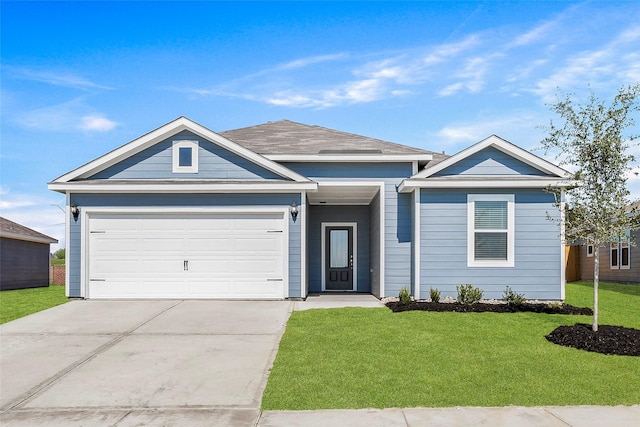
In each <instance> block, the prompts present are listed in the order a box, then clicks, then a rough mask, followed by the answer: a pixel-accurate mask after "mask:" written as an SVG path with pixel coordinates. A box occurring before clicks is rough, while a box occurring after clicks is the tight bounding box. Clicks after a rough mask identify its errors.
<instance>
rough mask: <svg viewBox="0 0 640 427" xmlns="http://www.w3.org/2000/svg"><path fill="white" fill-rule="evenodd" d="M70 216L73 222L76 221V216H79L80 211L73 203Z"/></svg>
mask: <svg viewBox="0 0 640 427" xmlns="http://www.w3.org/2000/svg"><path fill="white" fill-rule="evenodd" d="M71 215H73V220H74V221H77V220H78V215H80V209H79V208H78V205H76V204H75V203H74V204H72V205H71Z"/></svg>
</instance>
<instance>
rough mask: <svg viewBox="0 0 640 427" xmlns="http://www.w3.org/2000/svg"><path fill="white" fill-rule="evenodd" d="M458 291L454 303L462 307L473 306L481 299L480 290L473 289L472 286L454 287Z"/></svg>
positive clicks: (481, 293)
mask: <svg viewBox="0 0 640 427" xmlns="http://www.w3.org/2000/svg"><path fill="white" fill-rule="evenodd" d="M456 291H458V297H457V298H456V301H457V302H459V303H460V304H464V305H473V304H475V303H477V302H479V301H480V300H481V299H482V295H484V293H483V292H482V289H480V288H474V287H473V285H460V286H456Z"/></svg>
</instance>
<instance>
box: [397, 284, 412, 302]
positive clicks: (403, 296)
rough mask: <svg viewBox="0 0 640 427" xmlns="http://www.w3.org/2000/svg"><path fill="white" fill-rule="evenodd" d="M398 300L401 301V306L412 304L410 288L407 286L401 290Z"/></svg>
mask: <svg viewBox="0 0 640 427" xmlns="http://www.w3.org/2000/svg"><path fill="white" fill-rule="evenodd" d="M398 298H399V299H400V304H404V305H408V304H411V301H412V299H411V294H410V293H409V288H407V287H406V286H405V287H404V288H402V289H400V293H399V294H398Z"/></svg>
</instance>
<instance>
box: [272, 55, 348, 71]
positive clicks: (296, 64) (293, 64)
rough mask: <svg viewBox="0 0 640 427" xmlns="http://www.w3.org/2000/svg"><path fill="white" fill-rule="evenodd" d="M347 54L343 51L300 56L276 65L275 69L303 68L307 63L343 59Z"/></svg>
mask: <svg viewBox="0 0 640 427" xmlns="http://www.w3.org/2000/svg"><path fill="white" fill-rule="evenodd" d="M347 56H348V55H347V54H345V53H336V54H328V55H318V56H311V57H308V58H300V59H294V60H293V61H290V62H287V63H286V64H283V65H280V66H278V67H276V68H275V69H276V70H291V69H296V68H304V67H308V66H309V65H315V64H320V63H323V62H333V61H338V60H341V59H345V58H346V57H347Z"/></svg>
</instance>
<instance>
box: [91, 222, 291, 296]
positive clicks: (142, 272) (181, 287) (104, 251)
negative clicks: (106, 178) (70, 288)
mask: <svg viewBox="0 0 640 427" xmlns="http://www.w3.org/2000/svg"><path fill="white" fill-rule="evenodd" d="M284 226H285V222H284V214H283V213H260V214H249V213H233V214H227V213H226V214H140V215H137V214H136V215H132V214H127V215H121V214H92V215H91V216H90V218H89V272H88V275H89V289H88V297H89V298H284V297H285V286H286V278H285V268H286V266H285V260H286V256H285V254H286V251H287V244H286V242H285V233H284V229H283V227H284Z"/></svg>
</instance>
